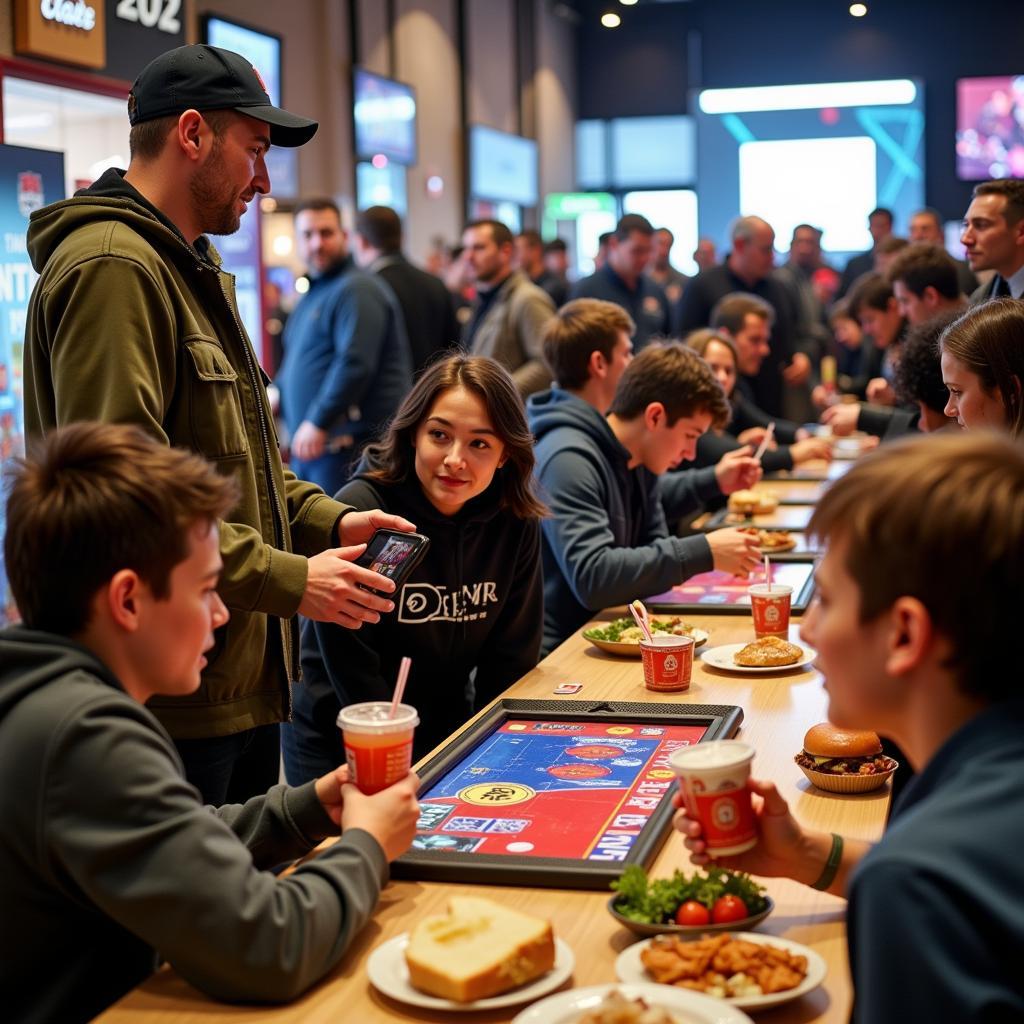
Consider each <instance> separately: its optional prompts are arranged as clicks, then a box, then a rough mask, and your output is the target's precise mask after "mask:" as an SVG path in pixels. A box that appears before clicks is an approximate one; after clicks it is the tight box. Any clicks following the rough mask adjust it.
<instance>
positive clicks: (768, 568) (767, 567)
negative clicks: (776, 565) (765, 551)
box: [764, 555, 772, 591]
mask: <svg viewBox="0 0 1024 1024" xmlns="http://www.w3.org/2000/svg"><path fill="white" fill-rule="evenodd" d="M764 579H765V582H766V583H767V584H768V590H769V591H771V589H772V569H771V566H770V565H769V564H768V556H767V555H765V556H764Z"/></svg>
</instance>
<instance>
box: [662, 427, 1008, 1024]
mask: <svg viewBox="0 0 1024 1024" xmlns="http://www.w3.org/2000/svg"><path fill="white" fill-rule="evenodd" d="M938 510H941V512H939V511H938ZM1022 523H1024V452H1022V451H1021V449H1020V445H1019V444H1017V443H1015V442H1013V441H1011V440H1008V439H1004V438H1000V437H996V436H994V435H993V436H985V435H941V436H937V437H933V438H929V439H904V440H901V441H899V442H896V443H894V444H893V445H891V446H887V447H886V448H884V449H882V450H880V451H879V452H878V453H877V454H875V455H872V456H871V457H870V458H867V459H864V460H863V461H862V462H860V463H858V464H857V465H856V466H854V468H853V469H852V470H850V472H849V473H848V474H847V475H846V476H845V477H843V478H842V479H841V480H839V481H837V482H836V483H835V484H833V486H832V487H831V488H830V489H829V490H828V492H827V493H826V494H825V495H824V497H823V498H822V500H821V502H820V503H819V505H818V507H817V509H816V511H815V514H814V517H813V518H812V520H811V523H810V526H809V532H810V533H812V534H815V535H817V536H818V537H820V538H822V539H824V540H825V541H826V542H827V549H826V553H825V556H824V558H823V560H822V562H821V564H820V565H819V567H818V569H817V571H816V573H815V577H816V580H817V594H816V596H815V599H814V602H813V604H812V606H811V608H810V609H809V610H808V612H807V614H806V615H805V617H804V621H803V625H802V627H801V632H802V635H803V637H804V638H805V639H806V640H807V642H808V643H810V644H813V645H814V647H815V648H817V652H818V654H817V660H816V664H817V666H818V668H819V669H820V671H821V673H822V675H823V676H824V677H825V687H826V689H827V691H828V696H829V719H830V720H831V721H833V722H834V723H835V724H836V725H838V726H841V727H844V728H851V729H868V730H872V731H875V732H878V733H880V734H881V735H883V736H886V737H889V738H891V739H892V740H894V741H895V742H897V743H898V744H899V745H900V747H901V748H902V749H903V750H904V751H905V752H906V756H907V758H908V760H909V761H910V763H911V765H912V767H913V768H914V770H915V771H916V772H917V776H916V777H915V778H914V779H912V780H911V781H910V782H909V783H908V785H907V787H906V789H905V790H904V791H903V792H902V794H901V795H900V797H899V798H898V799H897V801H896V804H895V807H894V809H893V813H892V816H891V818H890V822H889V827H888V829H887V831H886V833H885V835H884V836H883V838H882V839H881V841H880V842H878V843H877V844H876V845H874V846H871V845H870V844H868V843H866V842H863V841H861V840H845V841H844V840H843V838H842V837H841V836H838V835H829V834H827V833H822V832H815V831H812V830H810V829H806V828H803V827H802V826H801V825H800V824H799V823H798V822H797V821H796V819H795V818H794V817H793V815H792V814H791V813H790V811H789V808H788V806H787V804H786V801H785V800H784V799H783V798H782V796H781V795H780V794H779V792H778V791H777V789H776V788H775V786H774V785H773V784H772V783H770V782H764V781H756V780H752V781H751V783H750V788H751V790H752V791H753V792H754V793H755V794H757V796H756V797H755V804H756V805H757V807H758V816H759V822H760V842H759V843H758V845H757V846H755V847H754V849H753V850H751V851H749V852H748V853H745V854H742V855H740V856H737V857H723V858H720V860H719V861H718V863H720V864H722V865H723V866H726V867H731V868H737V869H740V870H743V871H750V872H753V873H754V874H758V875H762V876H767V877H772V876H774V877H788V878H793V879H796V880H797V881H801V882H804V883H805V884H807V885H811V886H813V887H814V888H816V889H821V890H827V891H829V892H831V893H833V894H835V895H837V896H845V897H846V898H847V899H848V901H849V905H848V909H847V927H848V942H849V955H850V967H851V972H852V975H853V983H854V1009H853V1021H854V1022H855V1024H897V1022H904V1021H910V1020H914V1021H917V1020H921V1021H925V1020H927V1021H939V1020H943V1021H945V1020H949V1021H953V1020H971V1021H982V1020H984V1021H1011V1020H1021V1019H1024V982H1022V979H1021V973H1020V970H1019V967H1018V966H1017V963H1016V957H1015V955H1014V954H1015V952H1016V951H1017V950H1019V949H1020V948H1021V946H1022V943H1024V926H1022V924H1021V922H1022V921H1024V895H1022V894H1024V884H1022V882H1024V871H1022V868H1021V864H1020V850H1021V848H1022V846H1024V814H1022V807H1021V783H1020V780H1021V777H1022V774H1024V699H1022V697H1021V693H1020V686H1019V681H1018V680H1019V677H1018V674H1017V672H1015V671H1014V670H1013V662H1012V660H1011V658H1010V656H1009V655H1010V654H1011V653H1012V646H1013V637H1014V636H1015V635H1016V632H1017V630H1018V629H1019V620H1020V607H1021V603H1022V601H1024V530H1022V528H1021V524H1022ZM972 581H977V582H978V584H979V585H976V586H972ZM808 724H811V723H808ZM676 828H677V829H678V830H679V831H680V832H682V833H683V834H684V835H685V836H686V837H687V839H686V845H687V846H688V847H689V849H690V850H691V852H692V854H693V860H694V861H695V862H697V863H703V862H706V861H707V859H708V858H707V853H706V850H705V845H704V842H703V840H702V839H701V833H700V826H699V825H698V824H697V822H695V821H693V820H691V819H690V818H688V817H686V815H685V813H684V812H682V811H680V813H679V814H678V815H677V818H676ZM894 950H899V951H900V952H899V955H898V956H897V955H894Z"/></svg>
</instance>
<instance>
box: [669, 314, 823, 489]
mask: <svg viewBox="0 0 1024 1024" xmlns="http://www.w3.org/2000/svg"><path fill="white" fill-rule="evenodd" d="M686 344H687V345H689V346H690V348H692V349H693V350H694V351H695V352H696V353H697V354H698V355H699V356H702V357H703V359H704V362H706V363H707V364H708V366H710V367H711V372H712V373H714V375H715V380H717V381H718V383H719V384H721V385H722V390H723V391H724V392H725V397H726V398H728V399H729V405H730V406H731V407H732V419H731V420H730V421H729V423H728V425H727V426H726V427H725V428H724V429H723V430H720V431H718V430H709V431H708V432H707V433H705V434H703V435H702V436H701V438H700V439H699V440H698V441H697V457H696V458H695V459H694V465H695V467H697V468H699V467H701V466H713V465H715V464H716V463H717V462H718V461H719V459H721V457H722V456H723V455H724V454H725V453H726V452H731V451H735V450H736V449H738V448H743V447H744V446H745V445H746V447H747V448H748V450H749V447H750V443H751V438H755V439H756V441H755V442H754V443H757V444H760V438H761V437H763V436H764V435H763V430H762V429H761V428H762V427H763V423H762V419H763V418H764V417H765V414H764V413H762V412H761V410H760V409H758V408H757V407H756V406H755V405H753V404H751V402H750V400H749V399H747V398H746V397H744V395H743V394H742V393H741V392H740V391H739V390H738V389H737V388H736V379H737V377H738V375H739V355H738V353H737V348H736V344H735V342H734V341H733V339H732V338H730V337H729V336H728V335H727V334H723V333H720V332H718V331H713V330H711V329H710V328H706V329H704V330H702V331H694V332H693V333H692V334H689V335H687V338H686ZM780 423H781V424H782V427H781V430H780ZM787 427H792V424H788V425H787V424H786V423H785V421H784V420H783V421H778V422H776V433H777V434H780V433H781V436H780V438H779V441H780V442H785V441H786V440H787V439H789V443H779V442H775V443H773V444H771V445H770V446H769V448H768V450H767V451H765V453H764V454H763V455H762V456H761V468H762V469H763V470H764V471H765V472H766V473H774V472H776V471H778V470H780V469H787V470H788V469H792V468H793V467H794V466H795V465H797V464H799V463H801V462H807V461H809V460H811V459H831V458H832V446H831V445H830V444H829V443H828V441H826V440H824V439H823V438H818V437H810V436H808V435H807V433H806V431H804V432H802V433H801V431H799V430H797V431H792V432H791V431H790V430H789V429H787ZM798 435H799V439H798Z"/></svg>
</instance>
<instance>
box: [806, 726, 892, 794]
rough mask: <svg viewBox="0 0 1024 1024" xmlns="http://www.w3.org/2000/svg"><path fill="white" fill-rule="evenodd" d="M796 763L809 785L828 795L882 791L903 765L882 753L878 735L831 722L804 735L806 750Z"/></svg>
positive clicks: (812, 727)
mask: <svg viewBox="0 0 1024 1024" xmlns="http://www.w3.org/2000/svg"><path fill="white" fill-rule="evenodd" d="M793 760H794V761H796V763H797V765H798V766H799V768H800V770H801V771H802V772H803V773H804V775H806V776H807V781H808V782H810V783H811V784H812V785H814V786H816V787H817V788H818V789H823V790H825V791H827V792H829V793H870V792H871V790H873V789H881V787H882V786H884V785H885V784H886V782H888V780H889V778H890V777H891V776H892V773H893V772H894V771H896V769H897V768H899V766H900V765H899V761H897V760H895V759H894V758H891V757H887V756H886V755H885V754H883V753H882V741H881V740H880V739H879V738H878V734H877V733H873V732H867V731H864V730H860V729H840V728H839V727H838V726H835V725H833V724H832V723H831V722H821V723H820V724H819V725H814V726H811V728H810V729H808V730H807V733H806V735H805V736H804V749H803V750H801V751H800V753H799V754H797V755H796V757H795V758H794V759H793Z"/></svg>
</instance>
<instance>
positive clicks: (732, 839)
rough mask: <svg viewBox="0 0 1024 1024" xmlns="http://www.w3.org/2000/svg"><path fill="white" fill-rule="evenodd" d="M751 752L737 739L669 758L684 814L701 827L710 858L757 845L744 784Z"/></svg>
mask: <svg viewBox="0 0 1024 1024" xmlns="http://www.w3.org/2000/svg"><path fill="white" fill-rule="evenodd" d="M753 759H754V748H753V747H751V746H750V745H749V744H747V743H741V742H739V741H738V740H714V741H712V742H709V743H698V744H696V746H692V747H682V748H680V749H679V750H677V751H676V752H675V753H674V754H673V755H672V756H671V757H670V758H669V763H670V764H671V766H672V770H673V771H674V772H675V773H676V775H677V776H678V778H679V786H680V789H681V790H682V793H683V803H684V805H685V807H686V813H687V814H688V815H689V816H690V817H691V818H694V819H696V820H697V821H699V822H700V824H701V828H702V829H703V830H704V842H705V843H706V844H707V852H708V854H709V855H710V856H712V857H716V856H717V857H729V856H733V855H734V854H737V853H744V852H745V851H747V850H749V849H751V848H752V847H754V846H756V845H757V820H756V819H755V817H754V808H753V805H752V804H751V802H750V790H749V789H748V788H747V779H748V778H749V777H750V762H751V761H753Z"/></svg>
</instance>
